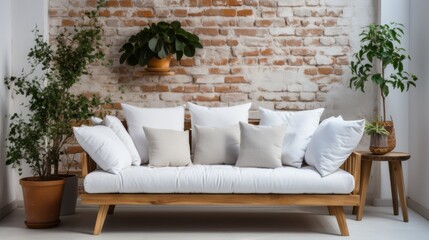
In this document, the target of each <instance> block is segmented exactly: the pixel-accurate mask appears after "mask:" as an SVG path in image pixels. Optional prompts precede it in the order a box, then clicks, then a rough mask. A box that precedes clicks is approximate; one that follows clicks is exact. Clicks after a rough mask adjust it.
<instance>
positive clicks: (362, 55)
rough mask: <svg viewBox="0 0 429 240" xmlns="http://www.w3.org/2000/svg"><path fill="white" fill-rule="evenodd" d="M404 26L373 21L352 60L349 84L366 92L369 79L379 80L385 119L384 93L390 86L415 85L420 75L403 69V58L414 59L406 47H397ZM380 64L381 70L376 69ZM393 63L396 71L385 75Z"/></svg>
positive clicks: (362, 34)
mask: <svg viewBox="0 0 429 240" xmlns="http://www.w3.org/2000/svg"><path fill="white" fill-rule="evenodd" d="M403 27H404V26H403V25H402V24H398V23H391V24H390V25H388V24H385V25H376V24H370V25H369V26H367V27H366V28H365V29H364V30H363V32H362V33H361V34H360V36H361V40H360V43H361V49H360V50H359V51H358V52H357V53H355V54H353V60H352V61H351V70H352V76H353V77H352V78H351V79H350V87H351V88H353V87H354V88H355V89H360V90H361V91H362V92H364V87H365V83H366V82H367V81H372V82H373V83H375V84H377V85H378V87H379V89H380V92H381V97H382V100H383V120H384V121H385V120H386V109H385V97H387V95H389V91H390V90H389V87H391V88H392V89H395V88H398V89H400V90H401V92H403V91H404V90H406V91H408V89H409V88H410V86H414V87H415V86H416V84H415V81H417V77H416V76H415V75H413V74H411V73H409V72H407V71H404V60H411V58H410V56H409V55H406V54H405V53H404V52H405V49H403V48H400V47H397V45H400V44H401V40H400V39H401V37H402V36H403V34H404V31H403ZM377 64H379V66H380V70H381V72H378V71H376V70H377V68H376V67H377ZM390 66H391V67H392V69H393V71H392V73H391V74H390V75H389V76H385V74H384V73H385V70H386V68H387V67H390Z"/></svg>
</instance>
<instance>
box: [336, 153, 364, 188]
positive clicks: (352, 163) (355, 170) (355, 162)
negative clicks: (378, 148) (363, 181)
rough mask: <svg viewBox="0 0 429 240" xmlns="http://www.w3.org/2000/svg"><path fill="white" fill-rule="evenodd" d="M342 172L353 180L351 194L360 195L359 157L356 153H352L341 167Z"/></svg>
mask: <svg viewBox="0 0 429 240" xmlns="http://www.w3.org/2000/svg"><path fill="white" fill-rule="evenodd" d="M341 168H342V169H343V170H344V171H347V172H349V173H350V174H351V175H352V176H353V177H354V179H355V188H354V189H353V192H352V193H353V194H355V195H358V194H359V193H360V177H361V176H360V175H361V155H360V153H358V152H353V153H352V154H351V155H350V156H349V157H348V158H347V160H346V161H345V162H344V164H343V165H342V166H341Z"/></svg>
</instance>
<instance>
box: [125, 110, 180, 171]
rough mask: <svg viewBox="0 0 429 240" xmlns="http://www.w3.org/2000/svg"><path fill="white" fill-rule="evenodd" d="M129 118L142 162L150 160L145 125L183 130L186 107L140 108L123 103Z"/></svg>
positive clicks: (129, 129)
mask: <svg viewBox="0 0 429 240" xmlns="http://www.w3.org/2000/svg"><path fill="white" fill-rule="evenodd" d="M121 106H122V109H123V110H124V115H125V119H126V120H127V125H128V131H129V133H130V136H131V139H133V142H134V145H135V146H136V148H137V151H138V153H139V155H140V159H141V163H143V164H144V163H147V162H149V152H148V147H147V139H146V136H145V133H144V131H143V127H150V128H158V129H170V130H177V131H183V130H184V127H185V108H184V107H183V106H178V107H172V108H139V107H135V106H131V105H128V104H125V103H122V104H121Z"/></svg>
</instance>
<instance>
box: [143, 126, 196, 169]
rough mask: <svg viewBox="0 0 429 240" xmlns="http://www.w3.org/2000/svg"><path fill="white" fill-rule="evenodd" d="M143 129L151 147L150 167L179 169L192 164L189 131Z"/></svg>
mask: <svg viewBox="0 0 429 240" xmlns="http://www.w3.org/2000/svg"><path fill="white" fill-rule="evenodd" d="M143 129H144V132H145V134H146V138H147V141H148V147H149V166H152V167H170V166H171V167H179V166H187V165H190V164H191V150H190V146H189V131H175V130H166V129H156V128H148V127H143Z"/></svg>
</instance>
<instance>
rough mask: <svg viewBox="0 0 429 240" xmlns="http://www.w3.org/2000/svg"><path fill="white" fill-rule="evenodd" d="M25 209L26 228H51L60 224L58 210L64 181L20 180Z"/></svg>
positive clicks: (55, 179)
mask: <svg viewBox="0 0 429 240" xmlns="http://www.w3.org/2000/svg"><path fill="white" fill-rule="evenodd" d="M19 183H20V184H21V186H22V193H23V196H24V208H25V224H26V225H27V227H28V228H51V227H55V226H57V225H58V224H59V223H60V218H59V216H60V208H61V200H62V197H63V188H64V179H62V178H50V179H46V180H44V179H43V180H42V179H40V178H37V177H28V178H21V179H20V180H19Z"/></svg>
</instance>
